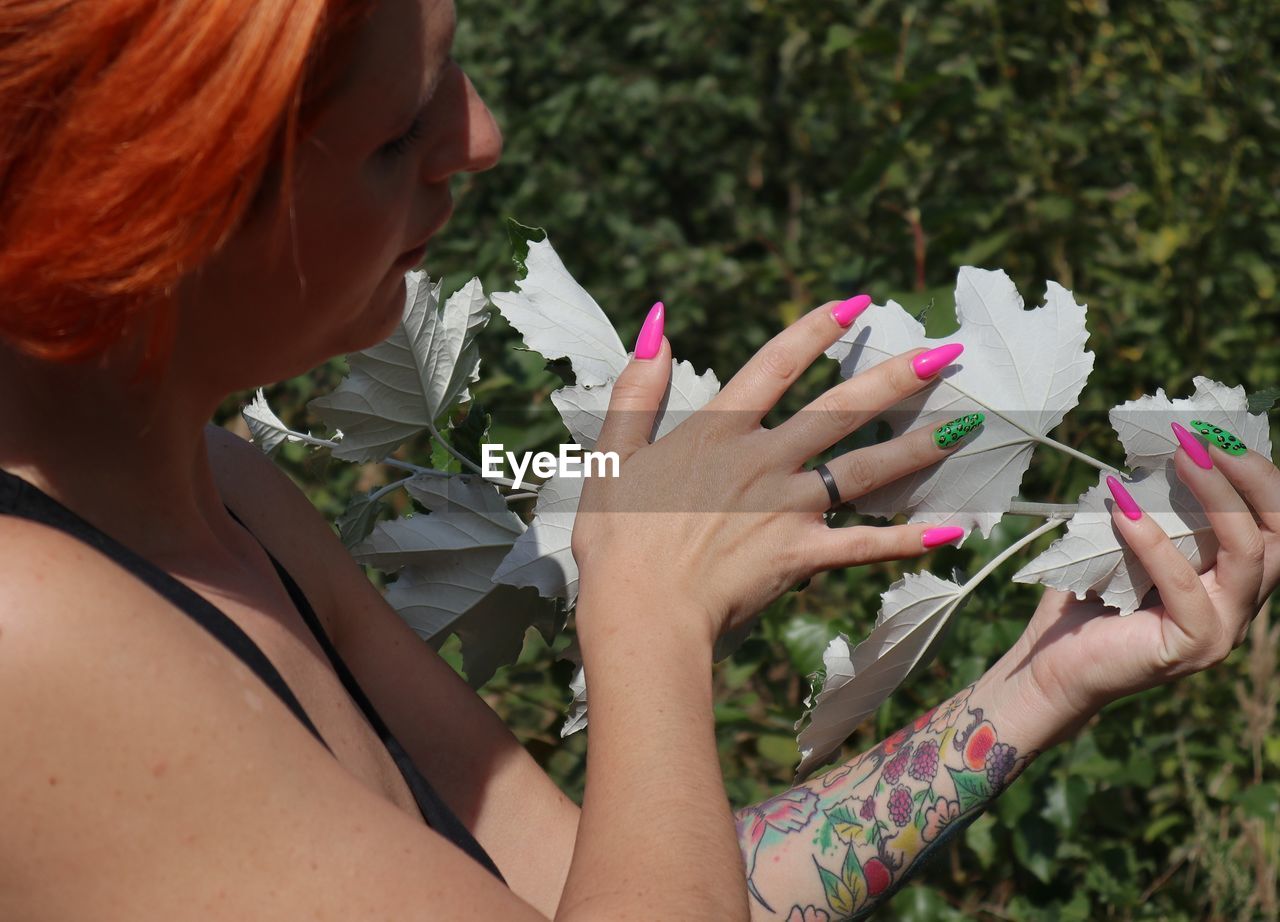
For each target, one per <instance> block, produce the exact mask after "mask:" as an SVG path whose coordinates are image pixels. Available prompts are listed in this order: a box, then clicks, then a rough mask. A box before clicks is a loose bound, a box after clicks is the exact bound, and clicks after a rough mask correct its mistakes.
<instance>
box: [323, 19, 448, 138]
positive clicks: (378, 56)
mask: <svg viewBox="0 0 1280 922" xmlns="http://www.w3.org/2000/svg"><path fill="white" fill-rule="evenodd" d="M455 16H456V13H455V10H454V5H453V0H382V2H381V3H379V4H378V5H377V7H376V8H375V10H374V12H373V14H372V15H371V16H370V17H369V19H368V21H367V22H365V23H364V25H363V26H362V27H361V29H360V31H359V34H358V37H357V38H356V41H355V44H354V47H353V51H352V55H351V61H350V65H349V68H348V70H347V73H346V74H345V75H344V77H343V79H342V82H341V88H340V89H339V90H338V92H337V94H336V96H335V97H334V100H333V104H332V110H333V111H332V113H331V114H332V115H335V116H337V117H338V118H340V119H343V120H344V121H345V120H349V119H353V118H354V119H358V118H359V115H360V114H361V113H367V114H369V115H371V116H373V117H374V118H375V119H379V120H385V113H386V111H387V109H388V107H390V108H391V109H402V108H403V107H404V106H405V105H407V104H411V103H414V102H416V101H417V100H418V99H419V98H420V97H421V95H422V94H423V93H425V92H426V90H427V89H428V87H429V84H430V81H431V78H432V77H433V76H434V74H435V71H436V70H437V69H438V68H439V66H440V64H441V62H443V61H444V60H445V58H447V57H448V55H449V48H450V46H451V44H452V40H453V30H454V26H455Z"/></svg>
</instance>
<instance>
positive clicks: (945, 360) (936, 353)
mask: <svg viewBox="0 0 1280 922" xmlns="http://www.w3.org/2000/svg"><path fill="white" fill-rule="evenodd" d="M961 352H964V344H963V343H947V344H946V345H945V346H939V347H938V348H936V349H930V350H929V351H928V352H921V353H920V354H919V355H917V356H916V357H915V358H913V359H912V360H911V367H912V368H914V369H915V371H916V377H917V378H920V379H921V380H924V379H925V378H927V377H929V376H930V375H936V374H937V373H938V372H940V371H941V370H942V369H943V368H945V367H946V366H948V365H950V364H951V363H952V362H954V361H955V360H956V356H958V355H959V354H960V353H961Z"/></svg>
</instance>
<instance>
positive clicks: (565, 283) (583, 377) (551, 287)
mask: <svg viewBox="0 0 1280 922" xmlns="http://www.w3.org/2000/svg"><path fill="white" fill-rule="evenodd" d="M525 267H526V269H527V273H526V275H525V277H524V278H523V279H521V280H520V281H518V282H516V286H517V287H518V288H519V289H520V290H519V291H502V292H498V293H496V294H494V295H493V296H492V298H491V300H492V301H493V304H494V306H495V307H497V308H498V310H499V311H501V312H502V316H503V317H505V318H506V320H507V322H508V323H510V324H511V325H512V326H513V327H515V328H516V329H517V330H519V331H520V333H521V334H523V336H524V341H525V344H526V345H528V346H529V348H530V349H534V350H536V351H537V352H539V353H540V354H541V355H542V356H543V357H545V358H547V359H560V358H568V359H569V362H570V364H571V365H572V366H573V373H574V376H575V381H576V383H577V384H579V385H582V386H591V385H596V384H603V383H604V382H605V381H607V380H609V379H610V378H616V377H617V376H618V375H619V374H620V373H621V372H622V369H623V368H625V367H626V365H627V350H626V349H625V348H623V345H622V340H621V339H619V338H618V334H617V332H616V331H615V330H614V328H613V324H612V323H610V322H609V318H608V317H606V316H605V315H604V311H602V310H600V305H598V304H596V302H595V299H593V298H592V297H591V295H589V294H587V292H586V289H584V288H583V287H582V286H581V285H579V284H578V283H577V282H576V281H574V278H573V276H571V275H570V274H569V272H568V270H567V269H565V267H564V263H562V262H561V261H560V257H559V256H557V255H556V251H555V250H554V249H552V247H551V240H550V238H548V239H546V240H535V241H530V243H529V255H528V257H527V258H526V259H525Z"/></svg>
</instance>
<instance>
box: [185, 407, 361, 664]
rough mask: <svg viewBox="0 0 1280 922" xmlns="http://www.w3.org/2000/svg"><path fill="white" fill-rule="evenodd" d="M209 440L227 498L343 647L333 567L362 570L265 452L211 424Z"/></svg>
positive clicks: (216, 476) (211, 457) (219, 482)
mask: <svg viewBox="0 0 1280 922" xmlns="http://www.w3.org/2000/svg"><path fill="white" fill-rule="evenodd" d="M205 440H206V445H207V447H208V452H209V464H210V467H211V468H212V470H213V476H214V480H215V482H216V484H217V487H218V491H219V492H220V493H221V494H222V498H223V500H224V501H225V502H226V503H227V505H228V506H230V507H231V509H232V510H233V511H234V512H235V514H236V515H237V516H239V517H240V520H241V521H243V522H244V524H245V525H246V526H247V527H248V528H249V530H250V531H251V532H253V534H254V536H255V537H256V538H257V539H258V540H259V541H261V542H262V543H263V544H264V545H265V546H266V547H267V548H268V549H269V550H270V551H271V553H272V554H274V555H275V557H276V558H277V559H278V560H279V561H280V562H281V564H283V565H284V568H285V569H286V570H288V571H289V572H290V573H291V574H292V575H293V577H294V578H295V579H297V580H298V583H299V584H300V585H301V587H302V589H303V592H305V593H306V596H307V600H308V601H309V602H310V603H311V605H312V607H313V608H314V609H315V611H316V614H317V616H318V617H319V618H320V620H321V622H322V623H323V625H324V629H325V633H326V634H328V635H329V638H330V640H332V641H333V643H334V644H335V645H338V644H339V638H340V636H341V634H342V624H341V621H340V619H339V618H338V617H337V614H336V612H337V608H336V607H335V606H334V604H333V599H334V587H333V571H334V567H335V566H337V567H352V568H355V569H356V570H359V566H358V565H357V564H356V562H355V560H354V559H353V558H352V557H351V555H350V554H349V553H347V550H346V548H345V547H343V545H342V542H340V541H339V540H338V538H337V535H336V533H335V532H334V531H333V529H332V528H331V527H330V525H329V522H328V520H327V519H325V517H324V515H323V514H322V513H321V512H320V510H318V509H317V508H316V507H315V506H314V505H312V503H311V500H310V499H308V498H307V494H306V493H304V492H303V490H302V489H301V488H300V487H299V486H298V485H297V484H296V483H294V482H293V480H292V479H291V478H290V477H289V475H288V474H286V473H285V471H284V470H283V469H282V468H281V467H280V466H279V465H278V464H276V462H275V461H273V460H271V458H269V457H268V456H267V455H265V454H263V453H262V449H261V448H259V447H258V446H257V445H255V444H254V443H253V442H250V441H248V440H247V439H242V438H241V437H240V436H238V435H236V434H235V433H234V432H231V431H229V430H227V429H223V428H222V427H220V426H215V425H213V424H212V423H210V424H209V425H208V426H206V427H205ZM361 575H362V576H363V573H361Z"/></svg>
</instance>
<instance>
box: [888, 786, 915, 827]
mask: <svg viewBox="0 0 1280 922" xmlns="http://www.w3.org/2000/svg"><path fill="white" fill-rule="evenodd" d="M911 806H912V804H911V791H910V789H909V788H906V787H904V786H903V785H901V784H900V785H898V786H897V787H896V788H894V789H893V790H892V791H890V792H889V819H891V820H893V822H894V823H895V824H896V825H897V826H898V827H899V828H901V827H903V826H905V825H907V823H909V822H911Z"/></svg>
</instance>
